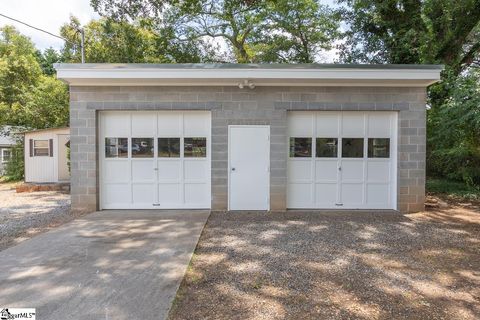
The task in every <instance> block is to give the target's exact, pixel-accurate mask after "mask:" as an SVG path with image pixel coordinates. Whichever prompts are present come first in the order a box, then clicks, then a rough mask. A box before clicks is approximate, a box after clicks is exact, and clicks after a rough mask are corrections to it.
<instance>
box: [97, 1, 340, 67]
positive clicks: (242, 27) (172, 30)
mask: <svg viewBox="0 0 480 320" xmlns="http://www.w3.org/2000/svg"><path fill="white" fill-rule="evenodd" d="M91 3H92V5H93V7H94V8H95V10H97V11H98V12H99V13H100V14H102V15H104V16H106V17H108V18H112V19H115V20H116V21H119V22H118V23H125V21H128V19H131V20H133V21H138V20H139V19H146V20H147V21H149V22H151V23H152V25H153V26H154V27H155V33H156V34H157V35H158V36H159V39H160V42H157V48H159V50H157V52H160V53H161V54H163V56H165V57H168V58H169V60H171V61H177V62H178V61H179V60H181V61H187V60H186V59H185V58H184V57H187V58H190V60H191V58H193V57H198V58H199V59H198V60H199V61H206V62H212V61H213V62H238V63H250V62H307V63H308V62H314V61H318V60H319V52H320V51H321V50H322V49H329V48H331V45H332V42H333V40H334V38H335V37H336V35H337V30H338V27H339V22H338V16H337V15H336V14H335V13H333V12H332V11H331V10H330V9H329V8H328V7H327V6H324V5H321V4H320V1H318V0H279V1H273V0H268V1H254V0H253V1H252V0H228V1H227V0H208V1H195V0H190V1H188V0H187V1H175V0H170V1H159V0H142V1H136V2H132V1H118V0H92V1H91ZM165 4H168V6H165ZM160 13H161V14H160ZM192 48H197V50H198V51H199V52H193V53H192V52H191V50H192ZM172 49H173V50H172ZM179 56H180V58H179ZM190 62H193V61H190Z"/></svg>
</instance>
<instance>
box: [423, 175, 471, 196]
mask: <svg viewBox="0 0 480 320" xmlns="http://www.w3.org/2000/svg"><path fill="white" fill-rule="evenodd" d="M426 189H427V192H430V193H434V194H440V195H447V196H451V197H455V198H462V199H465V200H480V189H479V188H478V187H472V186H469V185H467V184H465V183H463V182H458V181H452V180H447V179H427V182H426Z"/></svg>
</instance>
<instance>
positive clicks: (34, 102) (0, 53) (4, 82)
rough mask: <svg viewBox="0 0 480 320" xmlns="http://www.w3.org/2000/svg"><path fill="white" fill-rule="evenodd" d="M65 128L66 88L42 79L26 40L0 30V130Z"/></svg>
mask: <svg viewBox="0 0 480 320" xmlns="http://www.w3.org/2000/svg"><path fill="white" fill-rule="evenodd" d="M67 124H68V91H67V87H66V85H64V84H63V83H62V82H60V81H58V80H56V79H54V78H53V77H52V76H48V75H44V74H43V73H42V68H41V66H40V64H39V61H38V53H37V51H36V49H35V47H34V46H33V44H32V42H31V41H30V39H29V38H27V37H25V36H23V35H21V34H20V33H19V32H18V31H17V30H16V29H15V28H13V27H10V26H6V27H3V28H0V126H3V125H15V126H22V127H26V128H35V129H42V128H49V127H57V126H65V125H67Z"/></svg>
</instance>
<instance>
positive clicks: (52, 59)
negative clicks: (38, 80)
mask: <svg viewBox="0 0 480 320" xmlns="http://www.w3.org/2000/svg"><path fill="white" fill-rule="evenodd" d="M36 55H37V60H38V63H39V64H40V67H41V68H42V71H43V74H45V75H47V76H54V75H55V69H54V68H53V64H54V63H58V62H62V60H63V57H62V55H61V54H60V53H59V52H58V51H57V50H55V49H53V48H47V49H45V50H44V51H43V52H41V51H39V50H37V52H36Z"/></svg>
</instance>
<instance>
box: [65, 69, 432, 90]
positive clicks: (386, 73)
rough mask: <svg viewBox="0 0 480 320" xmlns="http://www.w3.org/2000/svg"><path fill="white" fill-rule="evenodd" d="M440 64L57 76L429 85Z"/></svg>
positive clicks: (92, 80) (174, 82)
mask: <svg viewBox="0 0 480 320" xmlns="http://www.w3.org/2000/svg"><path fill="white" fill-rule="evenodd" d="M440 72H441V69H440V68H436V69H434V68H432V69H425V68H414V67H412V68H409V69H404V68H398V69H395V68H388V69H384V68H380V67H379V68H378V69H375V68H353V67H345V68H325V69H321V68H310V69H309V68H298V69H295V68H275V69H267V68H265V69H254V68H252V69H248V68H221V69H214V68H212V69H208V68H197V69H191V68H161V67H158V66H157V67H155V66H152V67H135V66H130V67H128V68H112V66H111V65H109V64H105V65H96V66H92V67H88V66H83V67H82V66H81V65H75V64H70V65H68V64H67V65H61V66H58V67H57V77H58V78H59V79H61V80H64V81H65V82H67V83H68V84H70V85H77V86H89V85H103V86H109V85H125V86H139V85H146V86H154V85H163V86H178V85H184V86H205V85H214V86H238V85H239V84H240V83H243V82H244V81H251V82H253V83H254V84H255V85H256V86H285V85H288V86H305V85H308V86H316V85H317V86H410V87H412V86H413V87H426V86H429V85H431V84H433V83H435V82H437V81H438V80H440Z"/></svg>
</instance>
